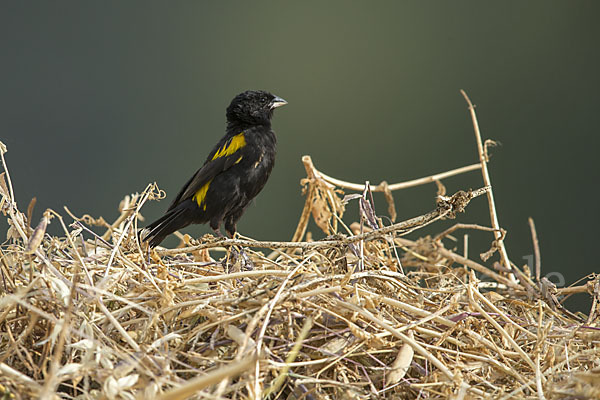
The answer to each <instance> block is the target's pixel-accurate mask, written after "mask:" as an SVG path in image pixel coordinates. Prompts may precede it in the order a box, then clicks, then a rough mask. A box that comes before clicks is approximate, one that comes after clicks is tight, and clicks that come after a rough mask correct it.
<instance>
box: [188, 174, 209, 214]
mask: <svg viewBox="0 0 600 400" xmlns="http://www.w3.org/2000/svg"><path fill="white" fill-rule="evenodd" d="M211 182H212V179H211V180H210V181H208V182H206V183H205V184H204V185H203V186H202V187H201V188H200V189H198V190H197V191H196V193H195V194H194V196H193V197H192V200H194V201H195V202H196V203H198V207H200V208H202V209H203V210H204V211H206V204H204V201H205V200H206V192H208V187H209V186H210V183H211Z"/></svg>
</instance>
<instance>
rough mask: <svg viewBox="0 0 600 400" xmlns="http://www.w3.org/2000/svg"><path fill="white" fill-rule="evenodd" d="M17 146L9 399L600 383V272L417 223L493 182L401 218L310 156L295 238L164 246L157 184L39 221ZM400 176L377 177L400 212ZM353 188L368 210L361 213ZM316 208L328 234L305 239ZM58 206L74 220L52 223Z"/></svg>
mask: <svg viewBox="0 0 600 400" xmlns="http://www.w3.org/2000/svg"><path fill="white" fill-rule="evenodd" d="M1 150H2V161H3V165H4V170H5V175H4V176H3V177H2V178H3V179H1V180H0V192H1V195H2V202H1V207H2V212H3V213H4V214H5V215H6V216H7V219H8V221H9V224H10V229H9V233H8V235H9V240H8V241H7V242H6V243H5V244H4V245H3V246H2V248H1V263H0V275H1V276H0V279H1V282H0V294H1V296H0V384H2V387H1V388H0V397H1V398H7V399H8V398H16V399H26V398H44V399H53V398H65V399H69V398H79V399H88V398H89V399H92V398H94V399H95V398H104V399H118V398H123V399H135V398H139V399H142V398H143V399H151V398H161V399H184V398H198V399H200V398H210V399H215V398H233V399H253V398H273V399H275V398H278V399H366V398H394V399H404V398H407V399H408V398H454V399H462V398H507V399H508V398H537V399H543V398H546V399H555V398H556V399H558V398H600V361H599V355H600V330H599V328H598V318H597V315H598V314H597V311H596V304H597V300H598V297H599V296H598V293H599V287H600V283H599V280H598V279H597V278H595V279H590V280H589V281H588V282H587V283H586V284H584V285H582V286H579V287H577V288H566V289H557V288H555V287H553V286H552V285H551V284H550V283H549V282H548V281H544V279H539V274H533V273H532V275H537V277H536V276H530V272H529V268H528V267H525V268H523V269H519V268H517V267H516V266H515V265H514V264H509V265H508V266H507V265H506V264H504V263H503V259H502V254H503V251H504V252H505V251H506V250H505V249H504V250H502V248H503V244H502V237H501V236H498V237H496V238H495V240H494V242H493V246H492V250H491V251H490V253H489V254H486V255H485V257H484V258H486V257H487V259H488V261H484V262H483V263H482V262H481V261H480V260H476V259H475V258H466V257H464V256H463V255H460V254H458V253H457V252H456V247H457V243H456V242H455V241H453V240H452V236H451V234H452V233H453V232H455V230H448V231H445V232H441V233H440V235H438V236H436V237H422V238H420V239H418V240H416V241H412V240H408V239H406V238H404V236H405V235H406V234H407V233H409V232H414V231H415V230H417V229H419V228H420V227H422V226H424V225H427V224H434V223H435V222H436V221H438V220H440V219H442V218H453V217H454V216H455V215H456V214H457V213H459V212H462V211H464V209H465V207H466V206H467V205H468V203H469V201H471V199H472V198H473V197H476V196H479V195H485V196H488V199H490V198H491V188H490V187H489V186H486V187H484V188H483V189H480V190H475V191H467V192H458V193H456V194H455V195H453V196H446V195H445V194H444V193H443V187H442V186H441V185H439V187H440V190H441V191H442V192H440V193H439V196H438V202H437V207H436V208H435V209H434V210H433V211H432V212H430V213H428V214H426V215H424V216H420V217H417V218H414V219H412V220H409V221H404V222H400V223H396V224H393V225H388V226H385V227H383V225H382V223H381V219H380V218H378V217H377V215H376V214H375V212H374V204H373V202H372V196H371V195H370V193H371V190H370V188H369V186H368V185H362V188H363V189H364V191H363V193H362V194H358V195H350V196H345V198H344V196H343V193H342V191H341V189H340V187H344V186H351V184H347V183H343V182H341V181H337V180H335V179H333V178H330V177H327V176H326V175H324V174H322V173H320V172H319V171H317V170H316V169H315V168H314V166H313V165H312V163H311V162H310V159H309V158H305V159H304V162H305V166H306V167H307V173H308V177H307V178H306V179H305V180H304V182H303V183H304V187H305V194H306V206H305V209H304V211H303V213H302V218H301V221H300V223H299V226H298V230H297V232H296V235H295V237H294V241H292V242H256V241H253V240H251V239H248V238H243V237H238V238H235V239H227V240H220V241H219V240H216V239H214V238H212V237H210V236H208V235H207V236H206V237H204V238H201V240H199V241H196V240H192V239H190V238H189V237H187V236H182V246H183V247H181V248H177V249H170V250H167V249H161V248H159V249H157V250H156V251H152V252H150V253H148V251H147V249H144V248H143V247H141V246H140V243H139V241H138V239H137V235H136V234H135V232H136V231H137V221H138V217H139V211H140V209H141V207H142V205H143V204H144V202H146V201H148V200H152V199H155V198H160V197H162V196H163V195H164V194H163V193H161V192H160V191H159V190H158V188H157V187H156V186H155V185H150V186H149V187H148V188H147V190H146V191H144V192H143V193H141V194H136V195H132V196H128V197H126V199H125V200H124V201H123V202H122V203H121V206H120V211H121V216H120V217H119V218H118V219H117V220H116V221H115V222H114V223H112V224H108V223H106V222H105V221H104V220H103V219H101V218H98V219H94V218H91V217H89V216H83V217H76V216H71V218H72V221H73V222H72V223H67V222H65V221H64V220H63V217H61V216H60V215H59V214H57V213H55V212H54V211H52V210H48V211H46V213H44V217H43V218H42V221H41V222H40V223H39V225H38V226H37V228H35V229H32V227H31V226H30V224H31V223H30V219H31V217H30V214H31V210H30V211H29V213H28V214H29V216H28V215H26V214H24V213H22V212H21V211H19V209H18V208H17V207H16V203H15V202H14V195H13V192H12V185H11V183H10V176H9V175H8V173H7V172H8V171H7V169H6V164H4V152H5V150H6V149H5V148H3V149H1ZM482 164H485V160H483V161H482ZM482 164H476V165H477V168H481V167H482ZM469 168H470V167H469ZM472 169H473V168H471V170H472ZM459 172H462V170H461V171H459ZM438 178H439V177H429V178H428V179H425V180H426V181H435V180H437V179H438ZM332 182H337V183H338V184H333V183H332ZM391 186H392V185H389V186H388V185H387V184H385V183H384V184H382V185H378V186H377V187H375V188H373V190H381V191H383V192H385V193H386V197H387V198H388V199H389V200H390V203H389V204H390V208H389V210H390V213H392V214H393V213H394V210H393V199H392V198H391V190H390V187H391ZM351 188H352V187H351ZM478 200H481V199H478ZM348 201H357V202H358V203H359V209H360V215H361V218H360V221H357V222H355V223H353V224H349V226H347V227H346V226H345V225H344V222H343V219H342V216H343V212H344V208H345V203H346V202H348ZM311 216H312V218H313V219H314V221H315V223H316V224H317V226H319V227H320V228H322V229H323V230H324V231H325V232H326V234H327V235H328V236H327V237H326V238H325V239H323V240H320V241H310V240H307V239H305V240H304V241H302V240H303V239H304V238H305V236H306V234H305V232H306V230H307V224H308V220H309V219H310V217H311ZM71 218H70V220H71ZM51 220H52V222H53V223H57V224H60V225H61V226H62V227H63V230H64V232H65V233H64V235H62V236H52V235H49V234H47V233H45V228H46V225H47V224H48V223H49V222H50V221H51ZM492 225H493V223H492ZM102 227H104V228H106V229H105V231H106V232H105V233H104V234H97V233H94V231H99V230H101V229H100V228H102ZM460 228H475V229H484V230H489V231H491V234H494V235H496V234H497V233H499V234H502V232H501V231H500V230H498V229H495V228H493V227H492V228H485V227H472V226H468V227H465V226H460V225H459V226H457V227H456V229H460ZM232 247H235V248H236V249H237V250H234V251H232V250H231V249H232ZM494 253H496V254H498V255H499V256H500V257H499V258H500V261H499V262H498V261H497V262H495V263H492V261H491V260H492V258H493V257H494V255H493V254H494ZM490 257H491V258H490ZM494 264H495V267H494ZM561 290H562V291H561ZM577 291H580V292H582V291H587V292H589V293H590V294H591V295H592V296H594V305H593V307H592V310H591V312H590V315H589V317H588V316H584V315H575V314H572V313H570V312H568V311H567V310H565V309H564V308H562V306H561V305H560V296H562V295H564V294H566V293H573V292H577ZM2 396H3V397H2Z"/></svg>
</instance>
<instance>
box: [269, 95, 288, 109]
mask: <svg viewBox="0 0 600 400" xmlns="http://www.w3.org/2000/svg"><path fill="white" fill-rule="evenodd" d="M286 104H287V101H285V100H284V99H282V98H281V97H279V96H275V98H274V99H273V100H271V110H272V109H274V108H277V107H281V106H285V105H286Z"/></svg>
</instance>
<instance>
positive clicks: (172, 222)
mask: <svg viewBox="0 0 600 400" xmlns="http://www.w3.org/2000/svg"><path fill="white" fill-rule="evenodd" d="M187 211H188V210H187V209H186V208H175V209H173V210H171V211H168V212H167V213H166V214H165V215H163V216H162V217H161V218H159V219H157V220H156V221H154V222H153V223H151V224H150V225H148V226H147V227H145V228H144V229H142V230H141V231H140V239H141V240H143V241H147V242H148V244H149V245H150V247H151V248H152V247H156V246H158V245H159V244H160V242H162V241H163V240H164V239H165V238H166V237H167V236H168V235H170V234H171V233H173V232H175V231H176V230H178V229H181V228H183V227H185V226H187V225H189V224H190V222H191V221H190V219H189V217H188V216H187Z"/></svg>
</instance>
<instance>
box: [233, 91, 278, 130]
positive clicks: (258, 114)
mask: <svg viewBox="0 0 600 400" xmlns="http://www.w3.org/2000/svg"><path fill="white" fill-rule="evenodd" d="M286 104H287V101H285V100H284V99H282V98H281V97H278V96H275V95H273V94H271V93H269V92H265V91H263V90H248V91H246V92H243V93H240V94H238V95H237V96H235V97H234V98H233V100H232V101H231V104H230V105H229V107H227V121H228V122H230V123H242V124H252V125H254V124H268V123H269V121H270V120H271V117H272V116H273V110H274V109H276V108H277V107H281V106H284V105H286Z"/></svg>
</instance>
